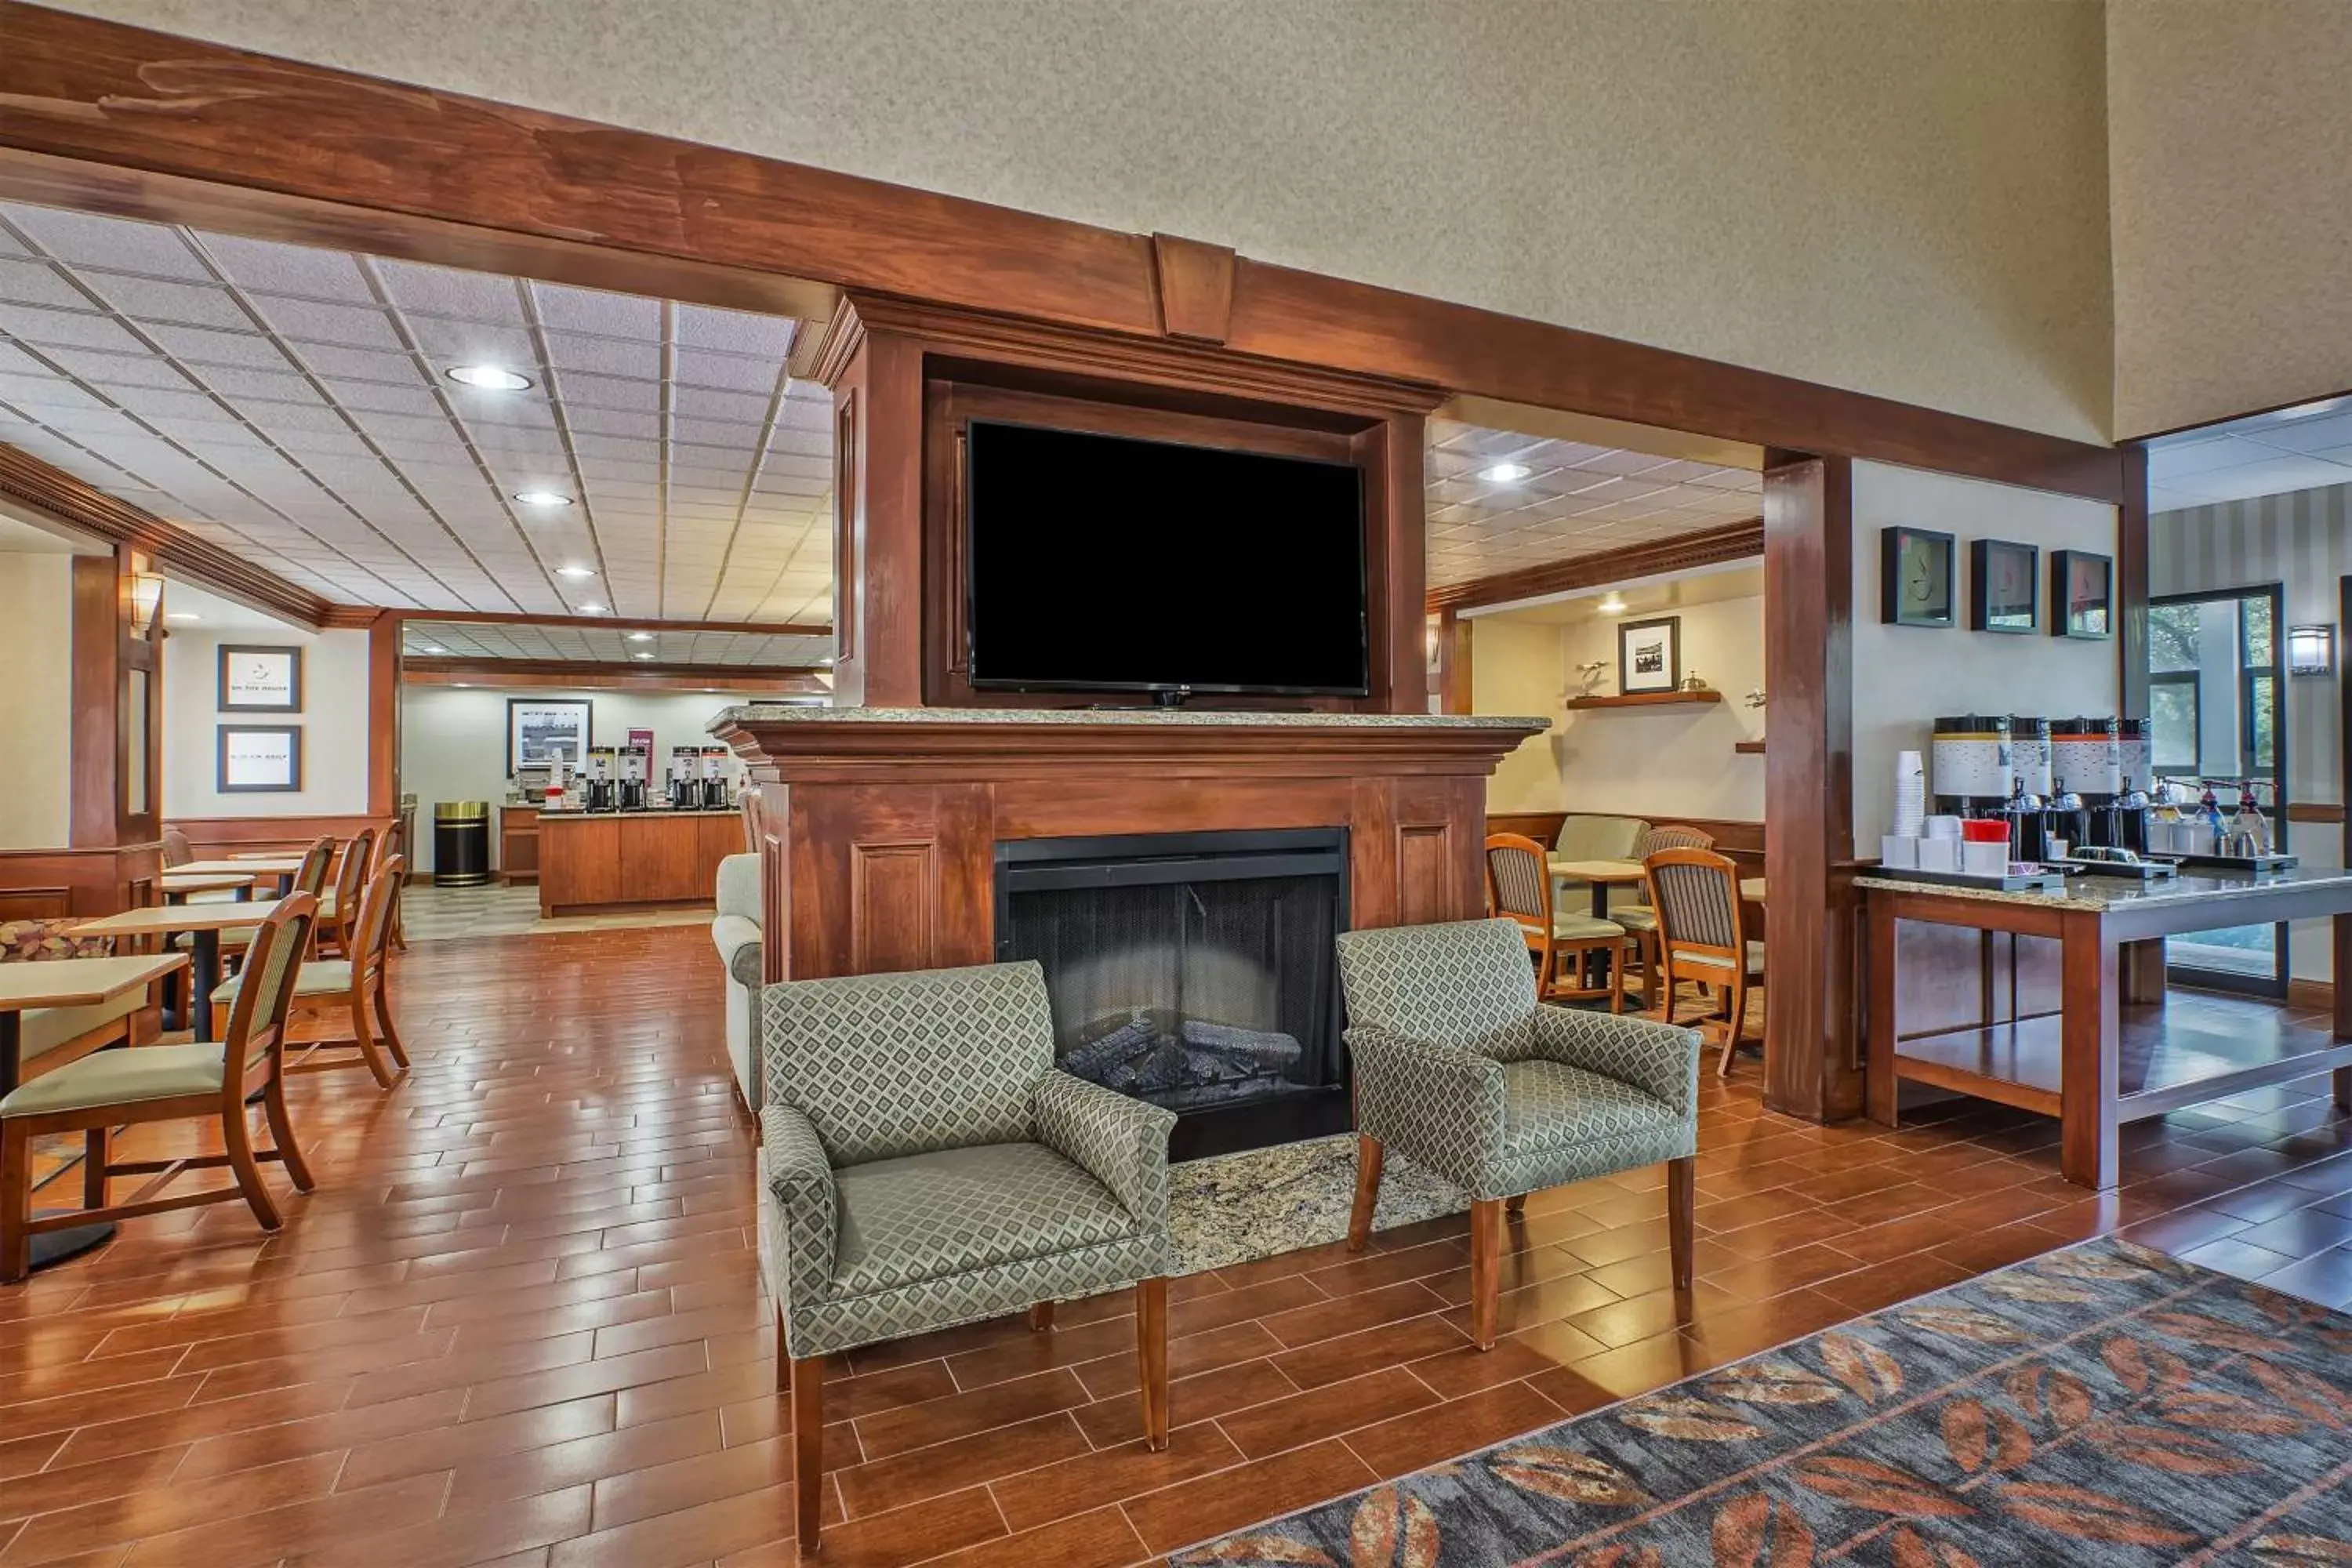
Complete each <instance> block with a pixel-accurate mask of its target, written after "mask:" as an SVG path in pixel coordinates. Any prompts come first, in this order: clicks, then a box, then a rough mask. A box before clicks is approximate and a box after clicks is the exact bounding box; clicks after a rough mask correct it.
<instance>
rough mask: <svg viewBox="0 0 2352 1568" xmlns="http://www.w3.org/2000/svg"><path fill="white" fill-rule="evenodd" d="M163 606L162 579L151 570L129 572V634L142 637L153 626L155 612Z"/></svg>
mask: <svg viewBox="0 0 2352 1568" xmlns="http://www.w3.org/2000/svg"><path fill="white" fill-rule="evenodd" d="M162 608H163V578H161V577H160V576H158V575H156V574H154V573H152V572H133V573H132V574H131V636H133V637H145V636H146V635H147V634H148V633H149V632H150V631H152V629H153V628H154V626H155V612H156V611H158V610H160V609H162Z"/></svg>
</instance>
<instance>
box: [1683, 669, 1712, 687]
mask: <svg viewBox="0 0 2352 1568" xmlns="http://www.w3.org/2000/svg"><path fill="white" fill-rule="evenodd" d="M1683 689H1684V690H1685V691H1705V690H1706V677H1704V676H1702V675H1701V674H1699V672H1698V671H1697V670H1696V669H1694V670H1692V671H1691V672H1690V673H1689V674H1688V675H1685V676H1684V677H1683Z"/></svg>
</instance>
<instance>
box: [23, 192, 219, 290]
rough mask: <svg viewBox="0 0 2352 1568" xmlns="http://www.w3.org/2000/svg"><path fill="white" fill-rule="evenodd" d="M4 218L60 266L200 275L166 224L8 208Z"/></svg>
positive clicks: (45, 209) (197, 265) (49, 209)
mask: <svg viewBox="0 0 2352 1568" xmlns="http://www.w3.org/2000/svg"><path fill="white" fill-rule="evenodd" d="M7 216H8V220H9V221H10V222H11V223H13V224H15V225H16V226H17V227H18V228H20V229H22V230H24V231H25V233H26V235H27V236H29V237H31V239H32V241H33V243H34V244H35V245H37V246H38V247H41V248H42V249H43V250H45V251H47V252H48V254H49V255H51V256H53V257H55V258H58V260H60V261H66V262H71V263H73V264H75V265H77V266H79V267H89V268H96V267H103V268H118V269H121V270H122V271H128V272H145V273H150V274H152V275H153V276H156V277H159V278H194V279H200V278H203V277H204V276H205V269H204V263H203V262H201V261H199V260H198V259H197V258H196V256H195V254H194V252H193V251H191V250H190V249H189V248H188V247H187V244H186V242H185V241H184V239H183V238H182V237H181V234H180V231H179V230H178V229H175V228H173V227H171V226H168V225H165V224H160V223H140V222H136V221H134V220H132V219H129V218H118V217H105V216H100V215H98V214H96V213H78V212H67V211H64V210H62V209H60V208H56V207H34V206H20V205H10V206H9V207H8V208H7Z"/></svg>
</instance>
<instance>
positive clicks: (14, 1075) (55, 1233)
mask: <svg viewBox="0 0 2352 1568" xmlns="http://www.w3.org/2000/svg"><path fill="white" fill-rule="evenodd" d="M24 1028H25V1019H24V1015H23V1014H21V1013H18V1012H16V1010H15V1009H13V1008H5V1009H0V1099H5V1098H6V1097H7V1096H8V1095H9V1094H10V1093H12V1092H13V1091H14V1090H15V1089H16V1085H17V1083H18V1082H19V1081H20V1080H21V1079H22V1077H23V1074H24V1070H25V1034H24ZM58 1212H61V1211H58V1210H54V1209H51V1210H43V1209H35V1210H34V1211H33V1217H35V1218H36V1219H39V1218H43V1217H46V1215H48V1214H54V1213H58ZM114 1229H115V1227H114V1226H112V1225H111V1224H99V1225H78V1226H74V1227H73V1228H72V1229H71V1230H52V1231H46V1232H44V1233H42V1234H41V1235H39V1236H37V1237H33V1245H32V1247H31V1248H30V1251H31V1253H32V1267H33V1269H34V1271H35V1272H36V1273H37V1272H39V1271H40V1270H41V1269H44V1268H53V1267H55V1266H56V1265H58V1264H60V1263H63V1262H64V1261H65V1260H66V1259H67V1258H79V1257H80V1256H81V1255H82V1254H83V1253H85V1252H88V1251H89V1249H90V1248H91V1247H102V1246H104V1245H105V1244H106V1243H107V1242H110V1241H111V1240H113V1239H114Z"/></svg>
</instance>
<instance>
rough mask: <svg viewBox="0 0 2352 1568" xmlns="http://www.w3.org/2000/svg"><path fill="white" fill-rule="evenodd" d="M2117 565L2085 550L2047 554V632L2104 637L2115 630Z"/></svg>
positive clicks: (2056, 635) (2054, 634)
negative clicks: (2048, 563) (2048, 587)
mask: <svg viewBox="0 0 2352 1568" xmlns="http://www.w3.org/2000/svg"><path fill="white" fill-rule="evenodd" d="M2115 593H2116V563H2115V562H2114V561H2113V560H2111V559H2110V558H2108V557H2107V556H2105V555H2094V554H2092V553H2091V552H2089V551H2087V550H2053V551H2052V552H2050V631H2051V635H2053V637H2106V636H2107V635H2109V634H2110V633H2111V632H2113V631H2114V629H2115Z"/></svg>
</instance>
